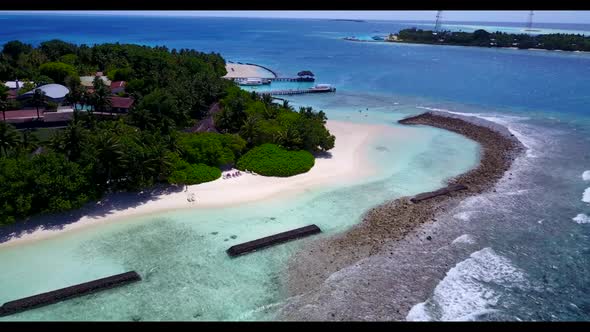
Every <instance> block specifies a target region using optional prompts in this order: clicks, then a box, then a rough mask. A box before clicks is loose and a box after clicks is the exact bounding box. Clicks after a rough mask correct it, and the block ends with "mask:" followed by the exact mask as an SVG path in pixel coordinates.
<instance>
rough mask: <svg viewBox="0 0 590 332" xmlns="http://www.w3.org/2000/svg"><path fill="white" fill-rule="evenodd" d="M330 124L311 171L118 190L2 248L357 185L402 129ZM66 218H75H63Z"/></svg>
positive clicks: (6, 238)
mask: <svg viewBox="0 0 590 332" xmlns="http://www.w3.org/2000/svg"><path fill="white" fill-rule="evenodd" d="M327 128H328V129H329V130H330V132H331V133H332V134H334V135H335V136H336V145H335V147H334V148H333V149H332V150H330V151H329V154H328V155H327V156H324V157H318V158H316V160H315V165H314V167H313V168H312V169H311V170H310V171H309V172H306V173H303V174H299V175H295V176H292V177H287V178H280V177H265V176H258V175H253V174H249V173H245V172H241V174H242V175H241V176H238V177H235V178H229V179H223V178H219V179H217V180H215V181H211V182H207V183H202V184H198V185H192V186H188V188H187V189H186V190H185V189H183V188H176V189H175V190H172V189H171V188H166V189H165V190H158V191H157V192H156V193H154V194H151V195H147V197H146V198H141V196H142V195H143V194H142V193H127V194H119V195H112V197H105V198H104V199H102V200H101V201H99V202H97V203H93V204H90V206H89V207H86V208H82V209H81V210H79V211H74V212H73V215H72V216H71V217H65V215H57V216H40V217H37V218H36V219H38V220H39V222H40V223H41V224H40V225H36V226H37V227H36V228H34V229H26V230H20V231H18V232H15V233H12V234H9V235H5V236H4V239H3V242H2V243H0V247H5V246H12V245H18V244H24V243H27V242H34V241H38V240H42V239H46V238H51V237H55V236H58V235H60V234H66V233H71V232H74V231H79V230H83V229H86V228H88V227H93V226H99V225H103V224H106V223H110V222H115V221H120V220H122V219H125V218H130V217H141V216H146V215H150V214H154V213H164V212H168V211H173V210H179V209H209V208H223V207H231V206H237V205H240V204H247V203H252V202H257V201H262V200H266V199H271V198H277V197H280V198H284V197H289V196H293V195H297V194H299V193H303V192H305V191H307V190H309V189H313V188H317V187H320V186H326V185H336V184H342V183H350V184H354V183H355V182H356V181H358V180H361V179H363V178H366V177H369V176H371V175H373V174H375V173H376V172H377V168H376V165H372V164H371V163H370V162H369V161H368V160H367V158H366V154H367V151H368V146H369V144H370V142H371V141H372V140H374V139H375V138H376V137H378V136H379V135H381V134H382V133H386V132H388V133H394V134H395V133H396V128H394V127H391V126H386V125H368V124H356V123H351V122H344V121H333V120H329V121H328V122H327ZM233 172H235V170H233ZM191 197H194V198H195V201H194V202H193V201H191V199H190V198H191ZM125 200H130V202H125ZM136 201H137V202H136ZM52 217H53V218H54V219H57V220H56V221H55V222H53V224H56V225H53V226H51V227H46V226H43V225H44V220H47V219H50V218H52ZM60 218H62V219H64V220H65V219H69V220H68V221H67V222H61V221H60V220H59V219H60ZM25 224H27V223H25ZM45 224H46V223H45Z"/></svg>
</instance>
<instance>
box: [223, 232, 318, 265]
mask: <svg viewBox="0 0 590 332" xmlns="http://www.w3.org/2000/svg"><path fill="white" fill-rule="evenodd" d="M321 231H322V230H321V229H320V228H319V227H318V226H316V225H309V226H305V227H301V228H297V229H293V230H290V231H287V232H283V233H279V234H275V235H271V236H267V237H263V238H261V239H258V240H254V241H250V242H245V243H242V244H237V245H235V246H232V247H230V248H229V249H227V253H228V255H230V256H232V257H233V256H239V255H242V254H246V253H249V252H251V251H254V250H257V249H262V248H266V247H269V246H272V245H275V244H279V243H283V242H287V241H290V240H294V239H298V238H302V237H305V236H309V235H313V234H317V233H320V232H321Z"/></svg>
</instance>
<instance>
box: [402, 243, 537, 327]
mask: <svg viewBox="0 0 590 332" xmlns="http://www.w3.org/2000/svg"><path fill="white" fill-rule="evenodd" d="M494 285H497V286H501V287H503V288H504V287H519V288H520V287H524V286H526V285H527V280H526V278H525V273H524V271H522V270H521V269H519V268H518V267H515V266H514V265H512V263H511V261H510V260H509V259H508V258H506V257H504V256H501V255H498V254H497V253H496V252H495V251H494V250H492V249H491V248H484V249H482V250H480V251H476V252H474V253H473V254H471V255H470V256H469V258H467V259H466V260H464V261H462V262H460V263H458V264H457V265H455V267H453V268H451V269H450V270H449V271H448V272H447V274H446V276H445V277H444V278H443V280H442V281H441V282H439V284H438V285H437V286H436V288H435V289H434V294H433V295H432V297H431V298H429V299H428V300H426V301H425V302H422V303H418V304H416V305H414V306H413V307H412V309H411V310H410V312H409V313H408V315H407V316H406V320H409V321H432V320H436V321H465V320H476V319H478V318H480V317H481V316H483V315H490V314H494V313H498V312H500V310H499V309H496V308H494V306H495V305H497V304H498V302H499V300H500V297H501V296H502V295H501V294H500V293H498V292H497V291H495V290H494V289H493V288H492V287H493V286H494Z"/></svg>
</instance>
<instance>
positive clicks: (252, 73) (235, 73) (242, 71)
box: [223, 62, 275, 78]
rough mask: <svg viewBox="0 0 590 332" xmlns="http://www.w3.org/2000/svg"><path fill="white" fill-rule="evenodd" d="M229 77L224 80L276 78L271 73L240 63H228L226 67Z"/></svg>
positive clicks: (226, 76)
mask: <svg viewBox="0 0 590 332" xmlns="http://www.w3.org/2000/svg"><path fill="white" fill-rule="evenodd" d="M225 69H226V70H227V75H225V76H223V77H224V78H249V77H251V78H254V77H256V78H274V77H275V76H274V75H273V73H271V72H270V71H268V70H266V69H264V68H261V67H258V66H253V65H244V64H239V63H229V62H228V63H227V64H226V65H225Z"/></svg>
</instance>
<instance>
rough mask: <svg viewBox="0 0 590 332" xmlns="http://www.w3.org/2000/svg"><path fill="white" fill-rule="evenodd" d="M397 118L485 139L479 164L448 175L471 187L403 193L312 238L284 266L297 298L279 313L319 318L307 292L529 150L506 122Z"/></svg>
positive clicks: (483, 185) (443, 116)
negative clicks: (421, 195) (344, 226)
mask: <svg viewBox="0 0 590 332" xmlns="http://www.w3.org/2000/svg"><path fill="white" fill-rule="evenodd" d="M398 122H399V123H401V124H405V125H427V126H432V127H437V128H441V129H445V130H449V131H453V132H455V133H458V134H461V135H463V136H465V137H467V138H470V139H472V140H474V141H476V142H478V143H479V144H480V145H481V157H480V163H479V165H478V166H477V167H475V168H473V169H471V170H470V171H468V172H466V173H463V174H461V175H458V176H456V177H454V178H451V179H449V180H448V181H447V183H448V185H453V184H463V185H466V186H467V190H462V191H456V192H453V193H450V194H448V195H443V196H438V197H435V198H432V199H429V200H426V201H423V202H419V203H412V202H411V201H410V198H411V197H401V198H399V199H396V200H393V201H389V202H386V203H383V204H381V205H379V206H376V207H374V208H372V209H371V210H369V211H367V212H366V213H365V214H364V216H363V219H362V221H361V222H360V223H359V224H357V225H356V226H354V227H353V228H351V229H349V230H348V231H346V232H343V233H341V234H337V235H334V236H331V237H328V238H323V239H318V240H314V241H312V242H309V243H308V244H307V245H306V247H305V248H302V250H301V251H300V252H299V253H297V254H296V255H295V256H293V258H292V259H291V260H290V262H289V263H288V265H287V267H286V269H285V271H284V273H285V275H286V285H285V287H286V289H285V291H286V293H287V294H288V295H289V296H291V299H293V302H291V303H289V304H288V305H287V306H286V307H285V308H284V309H283V310H280V311H279V312H278V317H279V319H283V320H314V319H318V317H310V316H309V312H307V310H304V305H305V303H307V301H306V300H305V298H306V297H307V296H308V295H309V296H310V297H312V296H313V294H314V290H317V289H319V288H320V287H321V286H322V284H323V283H324V281H325V280H326V279H328V278H329V277H330V276H331V275H332V274H334V273H336V272H338V271H340V270H341V269H343V268H345V267H349V266H351V265H353V264H355V263H356V262H358V261H359V260H361V259H364V258H366V257H369V256H373V255H376V254H378V253H380V252H381V250H382V249H384V248H385V245H386V243H389V242H391V241H397V240H401V239H403V238H405V237H406V236H407V235H408V234H410V233H411V232H412V231H413V230H414V229H416V228H418V226H420V225H422V224H426V223H431V222H435V221H436V218H437V216H438V215H440V214H443V213H445V211H448V210H449V209H451V208H452V207H454V206H456V205H457V204H459V203H460V202H461V201H462V200H463V199H465V198H467V197H470V196H475V195H478V194H480V193H483V192H484V191H488V190H493V187H494V185H495V184H496V183H497V181H498V180H499V179H500V178H502V177H503V176H504V174H505V172H507V171H509V169H510V166H511V165H512V163H513V161H514V160H515V159H516V157H518V156H519V155H520V154H521V153H523V152H524V150H525V148H524V146H523V144H522V143H521V142H520V141H519V140H518V139H517V138H516V137H515V136H513V135H512V134H511V133H510V131H509V130H508V129H507V128H505V127H503V126H501V125H498V124H496V123H494V122H491V121H488V120H484V119H481V118H477V117H474V116H465V115H458V114H452V113H447V112H439V111H430V112H426V113H423V114H420V115H417V116H413V117H409V118H405V119H402V120H400V121H398ZM424 240H425V241H428V239H424ZM298 309H301V310H298ZM324 318H325V317H324ZM332 319H336V318H332Z"/></svg>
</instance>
